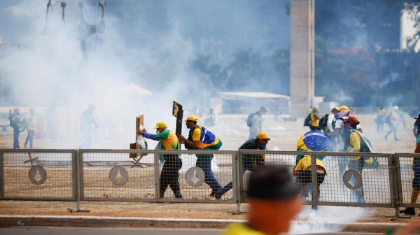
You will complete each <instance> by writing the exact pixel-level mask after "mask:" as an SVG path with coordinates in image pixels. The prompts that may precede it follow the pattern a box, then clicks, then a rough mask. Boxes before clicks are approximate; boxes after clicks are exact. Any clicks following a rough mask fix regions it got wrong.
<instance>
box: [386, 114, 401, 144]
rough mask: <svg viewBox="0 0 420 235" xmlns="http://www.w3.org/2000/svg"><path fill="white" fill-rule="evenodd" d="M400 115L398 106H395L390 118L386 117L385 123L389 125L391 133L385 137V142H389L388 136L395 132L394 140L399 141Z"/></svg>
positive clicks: (389, 115)
mask: <svg viewBox="0 0 420 235" xmlns="http://www.w3.org/2000/svg"><path fill="white" fill-rule="evenodd" d="M398 113H399V108H398V106H394V108H393V110H392V112H391V113H390V114H388V116H386V118H385V123H386V124H388V125H389V132H388V133H387V134H386V135H385V140H388V136H389V135H390V134H391V133H392V132H394V140H395V141H397V140H399V139H398V138H397V123H398V120H399V117H398Z"/></svg>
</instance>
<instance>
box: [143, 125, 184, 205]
mask: <svg viewBox="0 0 420 235" xmlns="http://www.w3.org/2000/svg"><path fill="white" fill-rule="evenodd" d="M154 129H156V134H155V135H154V134H149V133H147V131H146V129H144V130H141V129H138V130H137V132H138V134H139V135H142V136H143V137H145V138H147V139H151V140H156V141H159V143H158V145H160V146H161V148H160V149H165V150H179V149H180V145H179V141H178V138H177V137H176V135H175V133H174V132H173V131H171V130H168V129H167V125H166V123H165V122H158V123H156V126H155V127H154ZM163 159H164V160H165V163H164V164H163V167H162V172H161V174H160V179H159V180H160V198H163V196H164V195H165V191H166V189H167V188H168V185H169V187H170V188H171V189H172V191H173V192H174V194H175V198H179V199H182V195H181V190H180V188H179V181H178V178H179V170H180V169H181V167H182V160H181V158H180V157H179V155H178V154H164V155H163Z"/></svg>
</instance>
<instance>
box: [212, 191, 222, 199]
mask: <svg viewBox="0 0 420 235" xmlns="http://www.w3.org/2000/svg"><path fill="white" fill-rule="evenodd" d="M214 198H216V200H220V199H221V198H222V195H220V194H217V193H216V195H214Z"/></svg>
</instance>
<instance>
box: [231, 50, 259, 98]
mask: <svg viewBox="0 0 420 235" xmlns="http://www.w3.org/2000/svg"><path fill="white" fill-rule="evenodd" d="M233 57H234V60H233V61H232V62H231V63H230V64H229V66H228V67H227V70H228V71H229V73H230V75H229V76H228V77H227V81H226V88H227V89H229V90H241V89H243V88H250V87H252V86H253V85H257V84H258V82H259V81H260V80H261V75H262V73H263V66H262V63H261V53H254V52H253V50H252V48H251V47H244V48H240V49H238V50H237V51H235V52H234V53H233Z"/></svg>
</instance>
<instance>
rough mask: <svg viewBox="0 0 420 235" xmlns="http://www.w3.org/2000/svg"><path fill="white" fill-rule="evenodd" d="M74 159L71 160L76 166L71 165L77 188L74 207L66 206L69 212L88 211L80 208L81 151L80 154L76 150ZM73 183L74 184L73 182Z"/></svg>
mask: <svg viewBox="0 0 420 235" xmlns="http://www.w3.org/2000/svg"><path fill="white" fill-rule="evenodd" d="M73 155H75V159H74V160H72V164H76V168H74V167H73V170H74V169H75V170H76V171H75V172H73V174H75V175H76V178H77V180H76V188H77V195H76V208H67V210H69V211H70V212H89V210H86V209H81V208H80V198H81V194H82V192H83V152H82V153H81V154H80V150H76V151H75V153H73ZM73 185H74V184H73Z"/></svg>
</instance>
